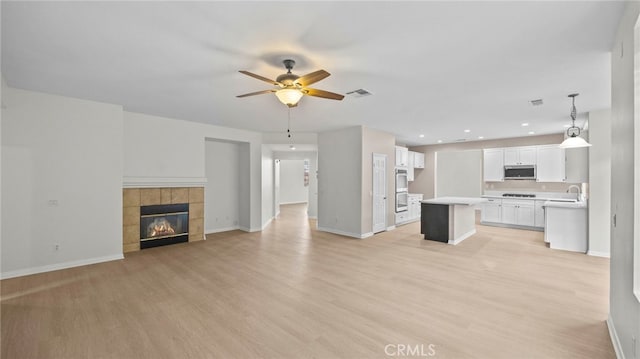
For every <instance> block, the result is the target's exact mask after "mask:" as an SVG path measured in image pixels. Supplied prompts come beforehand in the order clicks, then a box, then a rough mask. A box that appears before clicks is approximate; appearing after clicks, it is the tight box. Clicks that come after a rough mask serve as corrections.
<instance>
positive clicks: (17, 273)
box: [0, 254, 124, 279]
mask: <svg viewBox="0 0 640 359" xmlns="http://www.w3.org/2000/svg"><path fill="white" fill-rule="evenodd" d="M119 259H124V256H123V255H122V254H114V255H111V256H104V257H96V258H89V259H80V260H77V261H69V262H63V263H56V264H49V265H46V266H39V267H32V268H25V269H18V270H13V271H9V272H3V273H2V274H1V275H0V279H9V278H15V277H22V276H25V275H31V274H38V273H44V272H52V271H55V270H60V269H67V268H73V267H80V266H86V265H90V264H96V263H102V262H110V261H115V260H119Z"/></svg>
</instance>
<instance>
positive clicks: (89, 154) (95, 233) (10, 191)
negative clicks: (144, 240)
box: [0, 88, 123, 278]
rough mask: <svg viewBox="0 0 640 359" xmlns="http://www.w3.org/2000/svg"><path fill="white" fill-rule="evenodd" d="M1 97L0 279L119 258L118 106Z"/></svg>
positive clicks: (21, 93) (12, 94) (27, 94)
mask: <svg viewBox="0 0 640 359" xmlns="http://www.w3.org/2000/svg"><path fill="white" fill-rule="evenodd" d="M3 90H4V91H3V93H2V102H3V105H4V106H5V108H3V109H2V117H3V118H2V123H1V127H2V130H1V131H0V133H1V135H2V152H1V155H2V161H1V162H2V163H1V166H2V170H1V174H2V179H1V182H2V194H3V196H2V210H1V211H2V214H3V218H2V229H1V230H2V248H1V252H2V268H1V271H2V277H3V278H9V277H14V276H21V275H27V274H32V273H38V272H44V271H50V270H56V269H62V268H68V267H73V266H78V265H84V264H91V263H97V262H102V261H106V260H113V259H119V258H122V173H123V150H122V148H123V111H122V107H121V106H116V105H110V104H104V103H98V102H93V101H85V100H80V99H75V98H69V97H63V96H55V95H49V94H44V93H38V92H32V91H25V90H18V89H13V88H4V89H3Z"/></svg>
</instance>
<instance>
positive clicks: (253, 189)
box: [124, 112, 262, 231]
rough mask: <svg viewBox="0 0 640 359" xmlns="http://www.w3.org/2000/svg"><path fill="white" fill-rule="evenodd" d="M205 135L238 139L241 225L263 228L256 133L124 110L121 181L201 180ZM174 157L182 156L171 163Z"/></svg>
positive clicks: (132, 184) (142, 183)
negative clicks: (181, 160) (122, 172)
mask: <svg viewBox="0 0 640 359" xmlns="http://www.w3.org/2000/svg"><path fill="white" fill-rule="evenodd" d="M156 132H157V134H156ZM205 139H216V140H224V141H233V142H238V143H240V145H239V146H240V158H241V159H242V160H241V163H240V181H241V188H243V190H242V191H240V219H239V225H240V228H242V229H245V230H249V231H259V230H260V229H261V228H262V175H261V172H262V135H261V134H260V133H257V132H252V131H246V130H239V129H233V128H227V127H219V126H212V125H206V124H201V123H195V122H190V121H182V120H176V119H170V118H165V117H158V116H152V115H145V114H139V113H131V112H125V113H124V149H125V150H124V152H125V159H124V176H125V177H124V184H125V186H130V187H139V186H155V187H161V186H189V185H198V186H202V185H204V183H205V182H206V176H205V159H204V157H205V149H204V146H205ZM167 142H169V143H167ZM142 148H151V150H148V151H147V150H141V149H142ZM150 157H153V160H150ZM176 159H183V160H184V161H183V162H182V163H181V164H180V165H177V166H174V165H173V164H174V160H176ZM205 212H206V209H205Z"/></svg>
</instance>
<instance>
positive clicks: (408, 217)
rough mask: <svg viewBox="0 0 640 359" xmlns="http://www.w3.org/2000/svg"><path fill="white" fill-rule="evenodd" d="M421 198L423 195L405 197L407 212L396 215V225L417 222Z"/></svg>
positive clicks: (413, 194)
mask: <svg viewBox="0 0 640 359" xmlns="http://www.w3.org/2000/svg"><path fill="white" fill-rule="evenodd" d="M422 198H423V195H422V194H421V193H409V194H408V195H407V210H406V211H404V212H400V213H396V224H405V223H410V222H415V221H419V220H420V213H421V212H422V203H421V201H422Z"/></svg>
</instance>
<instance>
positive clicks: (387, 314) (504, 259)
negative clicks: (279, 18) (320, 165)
mask: <svg viewBox="0 0 640 359" xmlns="http://www.w3.org/2000/svg"><path fill="white" fill-rule="evenodd" d="M313 227H315V223H313V221H309V220H307V219H306V216H305V207H304V205H289V206H282V212H281V214H280V216H279V218H278V219H276V220H274V221H273V222H272V224H270V225H269V227H268V228H267V229H266V230H265V231H263V232H259V233H245V232H241V231H232V232H226V233H219V234H213V235H208V236H207V240H206V241H202V242H195V243H185V244H178V245H173V246H167V247H159V248H152V249H147V250H143V251H141V252H135V253H131V254H127V255H126V258H125V259H124V260H121V261H115V262H109V263H102V264H97V265H91V266H85V267H80V268H72V269H68V270H61V271H56V272H49V273H44V274H39V275H32V276H28V277H22V278H14V279H8V280H3V281H2V282H1V289H2V293H1V295H2V308H1V310H2V313H1V315H2V316H1V319H2V323H1V330H2V333H1V339H0V340H1V341H0V344H1V352H0V353H1V355H2V358H212V357H217V358H254V357H264V358H308V357H313V358H377V357H381V358H384V357H389V355H388V354H391V355H392V356H395V357H402V355H399V354H413V356H416V355H415V354H418V355H417V356H420V355H421V354H425V355H428V354H434V355H433V356H432V357H436V358H615V353H614V351H613V347H612V345H611V342H610V340H609V335H608V332H607V327H606V324H605V320H606V318H607V313H608V286H609V283H608V280H609V260H608V259H604V258H597V257H589V256H586V255H584V254H578V253H571V252H564V251H556V250H551V249H549V248H547V247H546V246H545V244H544V242H543V236H542V233H540V232H532V231H519V230H512V229H504V228H495V227H486V226H478V233H477V234H476V235H474V236H473V237H471V238H469V239H467V240H465V241H464V242H462V243H461V244H459V245H457V246H451V245H445V244H442V243H437V242H432V241H425V240H423V239H421V236H420V234H419V232H420V230H419V223H413V224H409V225H405V226H402V227H399V228H397V229H396V230H394V231H390V232H384V233H380V234H377V235H375V236H373V237H371V238H367V239H361V240H358V239H350V238H346V237H341V236H337V235H333V234H329V233H323V232H317V231H315V230H313V229H311V228H313ZM399 344H400V345H405V346H410V347H411V348H419V349H420V352H410V353H407V352H406V351H405V352H403V353H399V352H398V348H399V346H398V345H399ZM429 345H432V346H431V347H429ZM400 348H401V346H400ZM431 348H432V349H433V350H432V351H431V350H430V349H431ZM385 349H386V353H385ZM414 350H415V349H414Z"/></svg>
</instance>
